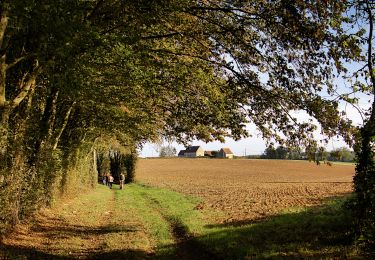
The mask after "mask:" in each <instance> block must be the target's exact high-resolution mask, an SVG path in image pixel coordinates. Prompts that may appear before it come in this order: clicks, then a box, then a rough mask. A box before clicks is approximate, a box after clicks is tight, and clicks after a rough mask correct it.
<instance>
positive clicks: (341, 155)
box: [328, 147, 355, 162]
mask: <svg viewBox="0 0 375 260" xmlns="http://www.w3.org/2000/svg"><path fill="white" fill-rule="evenodd" d="M354 159H355V154H354V152H353V151H351V150H349V149H348V148H346V147H341V148H337V149H335V150H333V151H331V152H330V153H329V157H328V160H329V161H339V162H354Z"/></svg>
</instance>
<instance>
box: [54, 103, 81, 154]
mask: <svg viewBox="0 0 375 260" xmlns="http://www.w3.org/2000/svg"><path fill="white" fill-rule="evenodd" d="M75 104H76V101H74V102H73V103H72V105H71V106H70V107H69V109H68V111H67V112H66V114H65V117H64V121H63V125H62V126H61V128H60V131H59V133H58V134H57V136H56V138H55V142H54V144H53V146H52V149H53V150H56V148H57V145H58V143H59V141H60V138H61V135H62V133H63V132H64V130H65V128H66V126H67V124H68V121H69V117H70V114H71V113H72V110H73V108H74V106H75Z"/></svg>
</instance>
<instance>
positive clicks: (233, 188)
mask: <svg viewBox="0 0 375 260" xmlns="http://www.w3.org/2000/svg"><path fill="white" fill-rule="evenodd" d="M137 170H138V172H137V179H138V180H139V181H141V182H143V183H146V184H149V185H152V186H158V187H165V188H169V189H172V190H175V191H178V192H182V193H185V194H188V195H193V196H198V197H200V198H202V199H203V201H202V203H201V204H200V205H198V208H206V209H210V210H214V211H217V212H222V211H223V212H225V215H224V216H221V217H219V218H218V221H219V222H241V221H248V220H256V219H259V218H264V217H267V216H270V215H273V214H275V213H277V212H280V211H281V210H283V209H285V208H290V207H296V206H312V205H317V204H319V203H321V201H322V200H323V199H324V198H327V197H332V196H340V195H344V194H347V193H350V192H352V190H353V188H352V178H353V174H354V166H348V165H333V166H327V165H320V166H317V165H316V164H314V163H312V162H306V161H280V160H222V159H180V158H179V159H145V160H140V162H139V164H138V169H137Z"/></svg>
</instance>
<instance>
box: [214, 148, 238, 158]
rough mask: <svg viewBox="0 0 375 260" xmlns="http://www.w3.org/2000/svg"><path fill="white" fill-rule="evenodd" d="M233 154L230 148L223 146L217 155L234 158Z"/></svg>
mask: <svg viewBox="0 0 375 260" xmlns="http://www.w3.org/2000/svg"><path fill="white" fill-rule="evenodd" d="M233 156H234V154H233V152H232V151H231V150H230V149H229V148H221V149H220V151H219V152H218V154H217V157H219V158H228V159H233Z"/></svg>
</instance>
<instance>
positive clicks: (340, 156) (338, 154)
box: [260, 146, 355, 162]
mask: <svg viewBox="0 0 375 260" xmlns="http://www.w3.org/2000/svg"><path fill="white" fill-rule="evenodd" d="M309 153H310V154H309ZM311 153H313V155H311ZM311 157H317V159H319V160H321V161H324V160H327V161H338V162H353V161H354V159H355V153H354V151H351V150H349V149H348V148H346V147H340V148H337V149H334V150H332V151H326V150H325V149H322V148H320V149H319V151H301V149H299V148H287V147H284V146H278V147H277V148H275V147H273V146H269V147H267V148H266V149H265V150H264V152H263V154H262V155H260V158H261V159H280V160H305V159H307V158H311Z"/></svg>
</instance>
